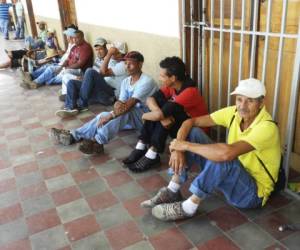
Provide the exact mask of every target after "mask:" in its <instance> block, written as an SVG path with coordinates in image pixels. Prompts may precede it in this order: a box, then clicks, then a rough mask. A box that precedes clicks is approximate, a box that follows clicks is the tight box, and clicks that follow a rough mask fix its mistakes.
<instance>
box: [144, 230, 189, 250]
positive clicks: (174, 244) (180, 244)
mask: <svg viewBox="0 0 300 250" xmlns="http://www.w3.org/2000/svg"><path fill="white" fill-rule="evenodd" d="M149 240H150V242H151V244H152V245H153V247H154V248H155V249H156V250H165V249H172V250H184V249H191V248H192V245H191V243H190V242H189V241H188V240H187V239H186V238H185V236H184V235H183V234H182V233H181V232H180V231H179V230H178V229H177V228H171V229H168V230H166V231H164V232H162V233H159V234H157V235H155V236H153V237H151V238H150V239H149Z"/></svg>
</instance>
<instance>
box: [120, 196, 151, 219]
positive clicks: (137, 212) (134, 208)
mask: <svg viewBox="0 0 300 250" xmlns="http://www.w3.org/2000/svg"><path fill="white" fill-rule="evenodd" d="M148 199H149V196H147V195H141V196H138V197H135V198H133V199H130V200H127V201H125V202H123V205H124V207H125V208H126V209H127V210H128V212H129V213H130V214H131V216H133V217H140V216H143V215H144V214H146V213H147V210H146V209H144V208H142V207H141V206H140V204H141V202H142V201H145V200H148Z"/></svg>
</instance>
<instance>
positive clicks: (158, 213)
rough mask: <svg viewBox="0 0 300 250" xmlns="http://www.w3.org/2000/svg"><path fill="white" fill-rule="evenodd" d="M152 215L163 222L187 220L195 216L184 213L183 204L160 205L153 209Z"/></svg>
mask: <svg viewBox="0 0 300 250" xmlns="http://www.w3.org/2000/svg"><path fill="white" fill-rule="evenodd" d="M152 215H153V216H154V217H155V218H157V219H159V220H163V221H174V220H181V219H187V218H190V217H192V216H193V215H189V214H187V213H186V212H184V210H183V208H182V202H174V203H165V204H160V205H157V206H155V207H154V208H152Z"/></svg>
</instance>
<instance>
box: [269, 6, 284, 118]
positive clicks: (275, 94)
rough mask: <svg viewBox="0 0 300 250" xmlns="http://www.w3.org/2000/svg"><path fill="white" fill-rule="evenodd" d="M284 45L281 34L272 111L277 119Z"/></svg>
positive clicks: (282, 22) (282, 30) (281, 31)
mask: <svg viewBox="0 0 300 250" xmlns="http://www.w3.org/2000/svg"><path fill="white" fill-rule="evenodd" d="M287 3H288V2H287V0H284V1H283V9H282V16H281V28H280V35H282V34H283V33H284V32H285V22H286V14H287ZM283 46H284V38H283V36H280V39H279V49H278V58H277V67H276V78H275V89H274V90H275V91H274V99H273V100H274V102H273V111H272V116H273V119H274V120H275V121H276V119H277V109H278V98H279V91H280V80H281V79H280V78H281V61H282V52H283Z"/></svg>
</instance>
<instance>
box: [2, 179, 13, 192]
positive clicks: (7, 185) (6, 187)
mask: <svg viewBox="0 0 300 250" xmlns="http://www.w3.org/2000/svg"><path fill="white" fill-rule="evenodd" d="M13 189H16V180H15V178H10V179H6V180H4V181H1V182H0V193H5V192H8V191H10V190H13Z"/></svg>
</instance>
